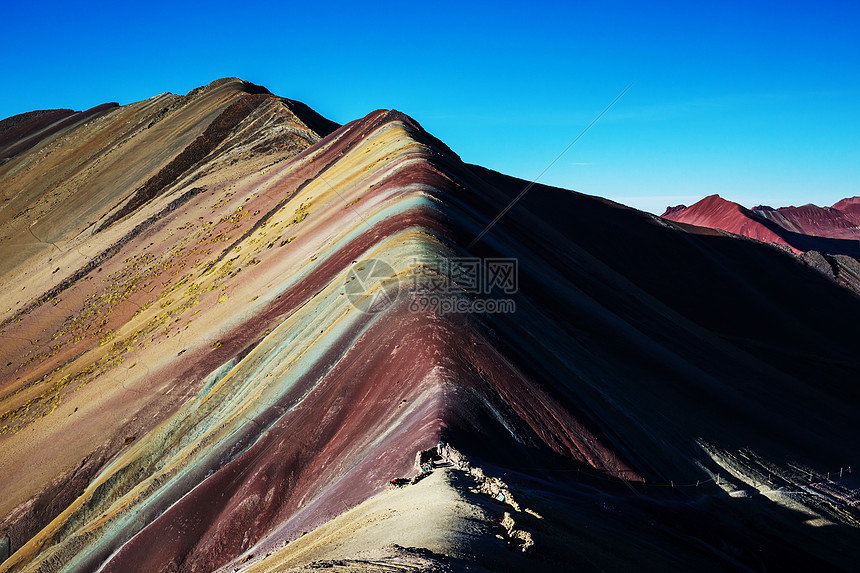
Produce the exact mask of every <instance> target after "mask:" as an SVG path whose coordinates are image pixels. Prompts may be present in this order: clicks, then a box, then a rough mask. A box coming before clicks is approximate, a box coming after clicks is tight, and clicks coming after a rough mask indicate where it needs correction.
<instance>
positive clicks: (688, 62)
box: [0, 1, 860, 214]
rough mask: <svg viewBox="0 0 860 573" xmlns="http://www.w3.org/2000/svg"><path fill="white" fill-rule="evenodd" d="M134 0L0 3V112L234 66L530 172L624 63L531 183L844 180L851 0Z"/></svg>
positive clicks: (851, 169) (771, 191) (128, 95)
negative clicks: (405, 121) (405, 118)
mask: <svg viewBox="0 0 860 573" xmlns="http://www.w3.org/2000/svg"><path fill="white" fill-rule="evenodd" d="M145 6H146V8H145V9H142V8H128V7H125V6H123V5H122V3H112V4H94V3H90V4H87V5H86V6H75V5H73V4H71V3H63V4H52V3H50V2H48V3H39V4H31V5H27V6H24V5H23V3H20V4H18V5H11V4H9V3H6V5H5V6H4V9H3V12H4V20H6V22H7V25H5V26H4V34H3V35H2V36H0V54H2V55H3V62H4V64H3V68H4V69H3V89H2V90H0V116H2V117H7V116H9V115H13V114H16V113H21V112H24V111H29V110H32V109H49V108H58V107H70V108H74V109H86V108H88V107H92V106H94V105H97V104H99V103H102V102H105V101H118V102H119V103H121V104H125V103H131V102H133V101H137V100H141V99H145V98H147V97H150V96H152V95H155V94H157V93H161V92H165V91H170V92H173V93H187V92H188V91H190V90H191V89H193V88H194V87H197V86H199V85H203V84H206V83H209V82H210V81H212V80H214V79H216V78H219V77H224V76H238V77H241V78H243V79H247V80H250V81H253V82H255V83H259V84H263V85H265V86H266V87H268V88H269V89H270V90H271V91H272V92H274V93H276V94H279V95H283V96H286V97H290V98H294V99H300V100H302V101H304V102H305V103H307V104H308V105H310V106H311V107H313V108H314V109H316V110H317V111H319V112H320V113H322V114H323V115H326V116H327V117H330V118H331V119H333V120H335V121H338V122H340V123H343V122H346V121H350V120H352V119H355V118H357V117H361V116H363V115H365V114H367V113H368V112H370V111H372V110H374V109H377V108H392V107H393V108H396V109H399V110H401V111H403V112H405V113H408V114H409V115H411V116H413V117H414V118H416V119H417V120H418V121H419V122H420V123H421V124H422V125H423V126H424V127H425V128H426V129H428V130H429V131H430V132H431V133H433V134H434V135H436V136H437V137H439V138H440V139H442V140H443V141H445V142H446V143H447V144H448V145H449V146H450V147H451V148H452V149H453V150H454V151H456V152H457V153H459V154H460V156H461V157H462V158H463V159H464V160H465V161H468V162H471V163H478V164H481V165H484V166H486V167H490V168H492V169H496V170H499V171H502V172H504V173H508V174H511V175H515V176H517V177H521V178H523V179H528V180H531V179H534V178H535V177H537V176H538V174H540V173H541V172H542V171H543V170H544V169H545V168H546V167H547V165H549V164H550V162H551V161H552V160H553V159H554V158H555V157H556V156H557V155H558V154H559V153H560V152H561V151H562V150H563V149H564V148H565V147H566V146H567V145H568V144H569V143H570V142H571V141H572V140H573V139H574V138H575V137H576V136H577V135H578V134H579V133H580V132H581V131H582V129H583V128H585V126H586V125H588V123H590V122H591V120H592V119H593V118H594V117H595V116H596V115H597V114H599V113H600V111H601V110H602V109H603V108H604V107H605V106H606V105H607V104H608V103H609V102H610V101H612V99H613V98H615V97H616V96H617V95H618V94H619V93H620V92H621V91H622V90H623V89H624V88H625V87H626V86H627V85H628V84H630V83H631V82H635V83H634V85H633V87H632V88H631V89H630V90H629V91H628V92H627V94H625V96H624V97H623V98H622V99H621V100H620V101H619V102H618V103H617V104H616V105H615V106H614V107H613V108H612V109H611V110H610V111H609V112H608V113H607V114H606V115H605V116H604V117H603V118H602V119H601V120H600V121H599V122H598V123H597V124H596V125H595V126H594V127H593V128H591V130H590V131H589V132H588V133H587V134H586V135H585V136H584V137H583V138H582V139H581V140H580V141H579V142H577V144H576V145H575V146H573V147H572V148H571V149H570V151H568V152H567V153H566V154H565V155H564V156H563V157H562V158H561V159H560V160H559V161H558V162H557V163H556V164H555V165H553V167H552V168H551V169H550V170H549V171H547V173H546V174H545V175H544V176H543V177H542V178H541V179H540V181H541V182H542V183H547V184H552V185H558V186H561V187H567V188H570V189H575V190H577V191H581V192H583V193H588V194H592V195H599V196H603V197H608V198H611V199H614V200H617V201H619V202H622V203H625V204H628V205H631V206H634V207H637V208H641V209H645V210H649V211H652V212H656V213H658V214H659V213H661V212H662V210H663V208H664V207H666V206H667V205H675V204H678V203H686V204H690V203H693V202H695V201H696V200H697V199H699V198H701V197H704V196H706V195H709V194H712V193H719V194H720V195H722V196H723V197H726V198H729V199H732V200H735V201H738V202H740V203H742V204H744V205H746V206H753V205H756V204H760V203H765V204H770V205H773V206H780V205H788V204H803V203H809V202H811V203H816V204H819V205H829V204H832V203H834V202H835V201H837V200H838V199H840V198H842V197H845V196H853V195H860V105H858V104H860V42H859V41H858V40H857V39H856V38H857V34H858V32H857V29H858V27H860V8H858V7H857V6H856V5H855V4H853V3H849V2H842V3H825V4H824V5H822V6H813V5H812V4H811V3H803V4H799V3H798V4H792V3H790V2H768V3H764V2H762V3H756V4H754V5H749V4H748V3H740V2H737V3H736V2H725V1H723V2H719V3H697V2H683V3H681V2H678V3H654V2H641V3H638V2H637V3H629V2H613V3H610V4H607V3H597V2H594V3H575V2H572V3H558V4H555V3H541V2H534V3H530V4H528V5H517V4H512V3H505V2H493V3H489V2H488V3H467V2H456V3H449V2H426V3H419V2H413V3H391V4H377V5H375V6H374V7H368V6H367V5H364V4H363V3H355V2H351V3H344V4H339V3H337V2H329V3H311V2H305V3H282V4H280V5H279V6H278V7H267V6H264V5H262V4H261V3H252V2H245V3H242V2H229V3H226V2H225V3H222V2H217V1H216V2H208V3H205V4H202V3H201V4H197V5H192V4H182V3H180V2H149V3H147V4H146V5H145ZM46 15H47V16H46ZM10 23H11V24H12V25H9V24H10Z"/></svg>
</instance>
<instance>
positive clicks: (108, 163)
mask: <svg viewBox="0 0 860 573" xmlns="http://www.w3.org/2000/svg"><path fill="white" fill-rule="evenodd" d="M345 97H348V94H347V95H345ZM527 187H529V189H528V192H527V193H525V194H523V191H524V190H526V188H527ZM858 220H860V205H858V200H857V198H854V199H850V200H845V201H842V202H840V203H838V204H836V205H834V206H833V207H832V208H818V207H814V206H806V207H800V208H787V209H770V208H765V207H758V208H755V209H751V210H750V209H744V208H743V207H740V206H738V205H736V204H734V203H730V202H727V201H724V200H722V199H720V198H719V197H716V196H713V197H709V198H707V199H705V200H703V201H702V202H700V203H697V204H696V205H693V206H691V207H689V208H687V207H677V208H673V209H670V210H669V211H667V213H666V214H665V215H664V217H663V218H660V217H656V216H653V215H650V214H647V213H643V212H640V211H636V210H633V209H630V208H627V207H624V206H622V205H619V204H617V203H613V202H611V201H608V200H605V199H601V198H597V197H590V196H587V195H583V194H579V193H575V192H573V191H569V190H565V189H558V188H553V187H548V186H543V185H534V186H531V185H530V183H529V182H527V181H523V180H520V179H516V178H513V177H509V176H507V175H503V174H501V173H497V172H494V171H490V170H488V169H485V168H482V167H480V166H476V165H470V164H467V163H464V162H463V161H462V160H461V159H460V158H459V157H458V156H457V155H456V153H454V151H452V150H451V149H449V148H448V147H447V146H446V145H445V144H444V143H442V142H441V141H439V140H438V139H436V138H435V137H434V136H432V135H431V134H429V133H428V132H427V131H425V130H424V129H423V128H422V127H421V125H420V124H419V123H418V122H417V121H416V120H415V119H413V118H411V117H409V116H407V115H405V114H403V113H401V112H398V111H395V110H376V111H372V112H370V113H368V114H367V115H366V116H365V117H362V118H358V119H356V120H354V121H351V122H349V123H347V124H345V125H338V124H336V123H334V122H332V121H329V120H327V119H326V118H324V117H322V116H320V115H319V114H317V113H316V112H314V111H313V110H312V109H311V108H309V107H308V106H306V105H304V104H302V103H300V102H297V101H295V100H290V99H287V98H283V97H279V96H276V95H274V94H271V93H269V91H268V90H266V89H265V88H262V87H261V86H256V85H254V84H251V83H248V82H245V81H242V80H239V79H236V78H225V79H222V80H218V81H215V82H213V83H211V84H209V85H207V86H203V87H201V88H197V89H195V90H193V91H192V92H190V93H188V94H186V95H174V94H161V95H158V96H155V97H153V98H150V99H148V100H144V101H140V102H136V103H132V104H128V105H123V106H118V105H116V104H108V105H104V106H99V107H97V108H94V109H92V110H89V111H87V112H74V111H71V110H53V111H40V112H34V113H31V114H24V115H22V116H16V117H13V118H9V119H7V120H4V121H2V122H0V261H2V265H0V571H2V572H7V571H8V572H19V571H42V572H47V571H57V572H58V571H101V572H105V573H107V572H123V573H124V572H129V571H135V572H179V571H188V572H192V571H193V572H197V571H230V572H235V571H316V570H325V571H334V572H346V571H404V572H409V571H457V572H459V571H478V572H484V573H487V572H502V571H579V570H583V571H629V570H636V571H672V570H681V571H699V570H705V571H723V570H742V571H748V570H754V571H761V570H769V571H788V570H806V571H817V570H827V571H833V570H844V571H848V570H852V569H856V566H857V547H860V512H858V507H857V504H858V500H860V482H858V479H857V475H858V473H857V471H860V450H858V448H857V439H856V435H857V428H856V425H857V420H858V418H860V386H858V380H860V354H858V352H857V348H860V329H858V328H857V325H858V324H860V299H858V295H857V292H860V287H858V285H860V270H858V269H860V266H858V263H857V261H856V259H855V257H856V256H857V254H856V247H855V245H856V244H857V241H856V239H857V238H858V237H857V235H856V233H857V222H858ZM715 229H724V230H715ZM739 235H744V236H745V237H750V238H753V239H758V240H750V239H749V238H745V237H741V236H739ZM760 241H768V242H767V243H763V242H760ZM440 442H441V444H440ZM854 470H857V471H854Z"/></svg>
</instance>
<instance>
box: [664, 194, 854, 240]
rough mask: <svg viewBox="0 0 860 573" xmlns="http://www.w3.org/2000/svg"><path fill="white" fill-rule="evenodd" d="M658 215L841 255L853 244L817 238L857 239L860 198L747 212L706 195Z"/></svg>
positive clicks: (737, 206)
mask: <svg viewBox="0 0 860 573" xmlns="http://www.w3.org/2000/svg"><path fill="white" fill-rule="evenodd" d="M662 216H663V218H664V219H669V220H672V221H677V222H679V223H687V224H690V225H698V226H700V227H711V228H714V229H722V230H724V231H728V232H730V233H735V234H737V235H743V236H744V237H750V238H752V239H757V240H759V241H767V242H771V243H778V244H782V245H786V246H787V247H789V248H791V249H792V250H793V251H794V252H796V253H801V252H805V251H809V250H813V249H816V248H819V249H821V250H824V252H828V253H837V252H841V251H850V253H844V254H854V255H856V254H857V250H856V248H855V247H854V246H853V245H854V243H844V242H837V241H820V240H818V239H837V240H845V241H858V240H860V197H850V198H847V199H842V200H841V201H839V202H837V203H835V204H834V205H833V206H832V207H818V206H816V205H803V206H801V207H779V208H778V209H774V208H773V207H768V206H765V205H759V206H758V207H753V208H752V209H747V208H745V207H742V206H741V205H738V204H737V203H733V202H732V201H727V200H725V199H723V198H722V197H720V196H719V195H710V196H708V197H705V198H704V199H702V200H701V201H699V202H698V203H695V204H693V205H691V206H689V207H687V206H684V205H678V206H677V207H669V208H667V209H666V212H665V213H663V215H662Z"/></svg>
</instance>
